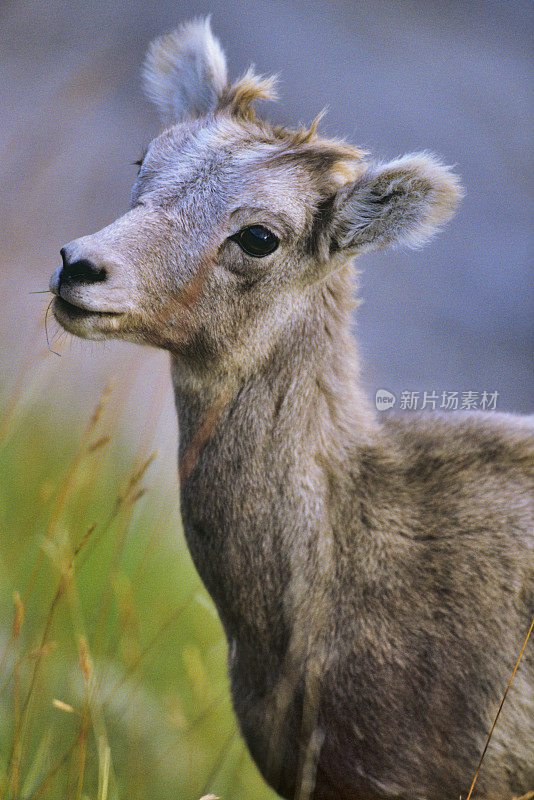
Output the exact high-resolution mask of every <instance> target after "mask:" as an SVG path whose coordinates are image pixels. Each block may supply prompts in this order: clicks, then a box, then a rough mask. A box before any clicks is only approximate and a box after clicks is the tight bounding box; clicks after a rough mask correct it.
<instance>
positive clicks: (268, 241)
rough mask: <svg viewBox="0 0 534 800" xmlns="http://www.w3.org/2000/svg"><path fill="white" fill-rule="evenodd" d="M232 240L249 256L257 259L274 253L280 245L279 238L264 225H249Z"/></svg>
mask: <svg viewBox="0 0 534 800" xmlns="http://www.w3.org/2000/svg"><path fill="white" fill-rule="evenodd" d="M230 238H231V239H233V240H234V241H235V242H237V243H238V245H239V247H240V248H241V250H243V251H244V252H245V253H246V254H247V255H249V256H254V257H255V258H262V257H263V256H268V255H270V253H274V251H275V250H276V248H277V247H278V245H279V244H280V240H279V239H278V237H277V236H275V235H274V233H272V232H271V231H270V230H269V228H266V227H264V226H263V225H249V226H248V227H247V228H243V230H240V231H239V233H236V234H235V236H232V237H230Z"/></svg>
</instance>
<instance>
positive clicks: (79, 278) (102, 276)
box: [59, 247, 107, 283]
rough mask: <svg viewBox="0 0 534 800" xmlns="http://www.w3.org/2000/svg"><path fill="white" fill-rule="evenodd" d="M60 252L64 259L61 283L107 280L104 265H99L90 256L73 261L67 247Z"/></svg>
mask: <svg viewBox="0 0 534 800" xmlns="http://www.w3.org/2000/svg"><path fill="white" fill-rule="evenodd" d="M60 252H61V258H62V259H63V268H62V270H61V272H60V273H59V281H60V283H100V282H101V281H105V280H106V277H107V273H106V270H105V269H104V267H98V266H97V265H96V264H93V262H92V261H90V260H89V259H88V258H79V259H77V260H75V261H71V260H70V256H69V254H68V252H67V249H66V248H65V247H62V248H61V251H60Z"/></svg>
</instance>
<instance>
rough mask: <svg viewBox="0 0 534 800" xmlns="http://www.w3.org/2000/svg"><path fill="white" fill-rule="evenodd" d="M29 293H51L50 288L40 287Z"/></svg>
mask: <svg viewBox="0 0 534 800" xmlns="http://www.w3.org/2000/svg"><path fill="white" fill-rule="evenodd" d="M28 294H51V292H50V289H39V290H37V291H36V292H28Z"/></svg>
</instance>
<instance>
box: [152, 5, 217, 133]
mask: <svg viewBox="0 0 534 800" xmlns="http://www.w3.org/2000/svg"><path fill="white" fill-rule="evenodd" d="M142 75H143V88H144V91H145V93H146V95H147V97H148V98H149V100H151V101H152V102H153V103H155V105H156V106H157V108H158V109H159V112H160V115H161V118H162V120H163V122H164V123H165V124H171V123H172V122H176V121H178V120H180V119H182V118H183V117H185V116H189V117H201V116H204V115H205V114H209V113H210V112H211V111H214V110H215V109H216V108H217V106H218V104H219V102H220V99H221V97H222V96H223V95H224V94H225V92H226V89H227V84H228V77H227V71H226V58H225V56H224V52H223V50H222V49H221V46H220V44H219V42H218V41H217V39H216V38H215V37H214V36H213V34H212V32H211V25H210V17H209V16H208V17H206V18H205V19H194V20H191V21H190V22H185V23H183V24H182V25H180V26H179V27H178V28H176V30H174V31H172V32H171V33H168V34H166V35H164V36H160V37H158V38H157V39H154V41H153V42H152V43H151V44H150V46H149V48H148V52H147V55H146V58H145V62H144V65H143V71H142Z"/></svg>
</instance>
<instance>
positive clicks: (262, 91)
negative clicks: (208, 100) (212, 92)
mask: <svg viewBox="0 0 534 800" xmlns="http://www.w3.org/2000/svg"><path fill="white" fill-rule="evenodd" d="M277 85H278V76H277V75H268V76H265V77H264V76H262V75H256V73H255V72H254V65H253V64H252V65H251V66H250V67H249V68H248V70H247V71H246V72H245V74H244V75H243V76H242V77H241V78H238V80H237V81H236V82H235V83H234V84H232V86H230V87H229V88H228V89H227V90H226V92H225V94H224V96H223V97H222V99H221V101H220V104H219V107H220V108H221V110H226V111H227V112H228V113H230V114H232V115H233V116H236V117H242V118H243V119H247V120H254V119H255V117H256V112H255V109H254V103H255V102H256V101H257V100H278V92H277Z"/></svg>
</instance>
